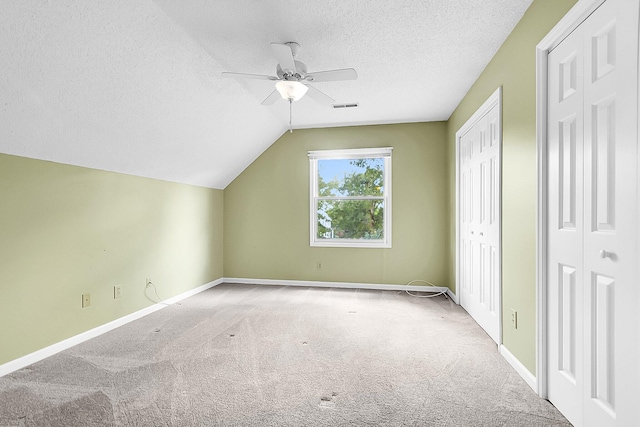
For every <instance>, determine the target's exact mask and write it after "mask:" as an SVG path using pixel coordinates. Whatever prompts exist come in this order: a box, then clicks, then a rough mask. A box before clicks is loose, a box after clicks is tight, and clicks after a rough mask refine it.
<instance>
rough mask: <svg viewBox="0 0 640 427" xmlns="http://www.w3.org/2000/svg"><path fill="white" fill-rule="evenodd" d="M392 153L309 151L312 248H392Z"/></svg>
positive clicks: (385, 150)
mask: <svg viewBox="0 0 640 427" xmlns="http://www.w3.org/2000/svg"><path fill="white" fill-rule="evenodd" d="M391 150H392V148H363V149H353V150H323V151H309V171H310V191H311V197H310V200H311V227H310V229H311V246H331V247H360V248H390V247H391Z"/></svg>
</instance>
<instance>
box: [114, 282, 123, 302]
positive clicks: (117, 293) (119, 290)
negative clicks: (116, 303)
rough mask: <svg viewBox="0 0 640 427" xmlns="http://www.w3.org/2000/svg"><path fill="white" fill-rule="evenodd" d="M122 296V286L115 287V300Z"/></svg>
mask: <svg viewBox="0 0 640 427" xmlns="http://www.w3.org/2000/svg"><path fill="white" fill-rule="evenodd" d="M121 296H122V286H120V285H115V286H114V287H113V299H118V298H120V297H121Z"/></svg>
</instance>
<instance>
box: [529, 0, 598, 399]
mask: <svg viewBox="0 0 640 427" xmlns="http://www.w3.org/2000/svg"><path fill="white" fill-rule="evenodd" d="M605 1H606V0H580V1H578V2H577V3H576V4H575V6H574V7H573V8H571V9H570V10H569V12H567V14H566V15H565V16H564V17H563V18H562V19H561V20H560V21H559V22H558V23H557V24H556V26H555V27H553V29H551V31H550V32H549V33H548V34H547V35H546V36H545V37H544V38H543V39H542V40H541V41H540V43H538V45H537V46H536V162H537V169H538V195H537V212H536V344H537V349H536V381H537V391H538V395H539V396H540V397H542V398H544V399H546V398H547V396H548V384H547V375H548V364H547V358H548V353H547V339H548V338H547V337H548V335H547V314H548V313H547V286H548V284H547V249H548V248H547V244H548V242H547V237H546V236H547V228H548V221H547V203H546V202H547V195H548V183H547V111H548V108H547V90H548V75H549V74H548V73H549V70H548V63H547V56H548V55H549V52H551V51H552V50H553V49H554V48H555V47H556V46H557V45H558V44H560V42H562V40H564V39H565V38H566V37H567V36H568V35H569V34H570V33H571V32H572V31H573V30H575V29H576V28H577V27H578V26H579V25H580V24H582V22H583V21H584V20H586V19H587V18H588V17H589V15H591V14H592V13H593V12H594V11H595V10H596V9H597V8H598V7H600V5H602V4H603V3H604V2H605Z"/></svg>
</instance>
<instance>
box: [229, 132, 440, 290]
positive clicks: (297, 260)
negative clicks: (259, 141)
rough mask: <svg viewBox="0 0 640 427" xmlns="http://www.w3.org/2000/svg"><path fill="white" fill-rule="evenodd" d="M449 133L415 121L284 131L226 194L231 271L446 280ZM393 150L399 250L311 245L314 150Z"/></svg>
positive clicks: (368, 279) (389, 280) (304, 276)
mask: <svg viewBox="0 0 640 427" xmlns="http://www.w3.org/2000/svg"><path fill="white" fill-rule="evenodd" d="M445 131H446V125H445V123H411V124H395V125H379V126H358V127H342V128H325V129H306V130H295V131H294V132H293V133H292V134H291V133H286V134H284V135H283V136H282V137H281V138H280V139H279V140H277V141H276V142H275V143H274V144H273V145H272V146H271V147H270V148H269V149H268V150H267V151H265V152H264V153H263V154H262V155H261V156H260V157H259V158H258V159H257V160H256V161H255V162H254V163H253V164H252V165H250V166H249V167H248V168H247V169H246V170H245V171H244V172H243V173H242V174H241V175H240V176H239V177H238V178H236V179H235V181H233V182H232V183H231V184H230V185H229V186H228V187H227V188H226V189H225V191H224V204H225V223H224V233H225V246H224V250H225V251H224V253H225V257H224V271H225V276H226V277H239V278H260V279H290V280H313V281H341V282H356V283H389V284H404V283H407V282H409V281H411V280H414V279H422V280H428V281H431V282H433V283H434V284H436V285H440V286H448V285H449V269H448V265H449V263H450V260H449V257H448V256H449V250H448V249H449V243H450V241H449V235H448V230H449V217H450V215H449V208H448V194H447V191H448V176H447V173H448V167H447V159H446V155H447V151H446V150H447V147H446V141H445ZM387 146H391V147H393V157H392V161H393V163H392V168H393V185H392V189H393V193H392V197H393V202H392V204H393V216H392V217H393V248H391V249H365V248H318V247H310V246H309V160H308V157H307V152H308V151H309V150H322V149H338V148H368V147H387ZM317 261H321V262H322V269H321V270H318V269H317V268H316V262H317Z"/></svg>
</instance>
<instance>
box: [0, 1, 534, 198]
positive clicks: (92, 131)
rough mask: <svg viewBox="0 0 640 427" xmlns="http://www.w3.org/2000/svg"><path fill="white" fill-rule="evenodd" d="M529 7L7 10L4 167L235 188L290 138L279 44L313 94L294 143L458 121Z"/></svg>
mask: <svg viewBox="0 0 640 427" xmlns="http://www.w3.org/2000/svg"><path fill="white" fill-rule="evenodd" d="M531 1H532V0H482V1H481V0H449V1H444V0H420V1H417V0H397V1H388V0H369V1H362V0H349V1H345V0H341V1H337V0H324V1H317V0H316V1H306V0H299V1H286V0H282V1H258V0H216V1H210V0H190V1H178V0H156V1H151V0H140V1H130V0H110V1H106V2H97V1H85V0H75V1H71V0H64V1H63V0H60V1H43V0H41V1H36V0H23V1H21V0H6V1H3V2H2V4H1V6H0V47H1V48H0V64H2V66H1V68H0V69H1V70H2V72H0V152H3V153H8V154H16V155H20V156H26V157H32V158H38V159H44V160H52V161H56V162H61V163H68V164H73V165H80V166H87V167H92V168H97V169H104V170H111V171H116V172H121V173H128V174H133V175H139V176H146V177H151V178H157V179H164V180H168V181H174V182H182V183H188V184H195V185H201V186H206V187H212V188H224V187H226V186H227V185H228V184H229V183H230V182H231V181H232V180H233V179H234V178H235V177H236V176H237V175H238V174H239V173H240V172H241V171H242V170H244V168H246V167H247V166H248V165H249V164H250V163H251V162H252V161H253V160H254V159H255V158H256V157H257V156H259V155H260V154H261V153H262V152H263V151H264V150H265V149H266V148H267V147H268V146H269V145H271V144H272V143H273V142H274V141H275V140H276V139H277V138H278V137H279V136H280V135H282V133H283V132H285V131H286V129H287V126H288V119H289V111H288V104H287V103H286V102H285V101H282V100H281V101H278V102H277V103H276V104H275V105H273V106H262V105H260V102H261V101H262V100H263V99H264V98H265V97H266V96H267V95H268V94H269V93H270V92H271V91H272V90H273V83H272V82H269V81H252V80H244V81H239V80H234V79H223V78H222V77H220V73H221V72H222V71H235V72H246V73H257V74H271V75H274V74H275V65H276V61H275V59H274V58H273V57H272V55H271V50H270V48H269V43H271V42H278V43H283V42H287V41H296V42H298V43H300V45H301V46H302V50H301V52H300V54H299V55H298V58H297V59H298V60H301V61H302V62H304V63H306V64H307V66H308V68H309V71H322V70H329V69H335V68H345V67H353V68H355V69H356V70H357V72H358V75H359V78H358V80H356V81H348V82H325V83H316V84H315V86H316V87H317V88H318V89H320V90H322V91H323V92H325V93H326V94H328V95H329V96H331V97H333V98H334V99H335V100H336V102H359V103H360V106H359V107H358V108H356V109H341V110H334V109H331V108H327V107H323V106H320V105H319V104H316V103H315V102H313V101H312V100H311V99H310V98H308V97H305V98H303V99H301V100H300V101H297V102H296V103H294V105H293V123H294V128H295V127H297V128H303V127H324V126H342V125H351V124H371V123H398V122H415V121H433V120H446V119H447V118H448V117H449V116H450V114H451V113H452V112H453V110H454V108H455V107H456V106H457V104H458V103H459V102H460V100H461V99H462V97H463V96H464V95H465V93H466V92H467V90H468V89H469V87H470V86H471V85H472V83H473V82H474V81H475V79H476V78H477V77H478V75H479V74H480V72H481V71H482V70H483V69H484V67H485V66H486V64H487V63H488V61H489V60H490V59H491V57H492V56H493V54H494V53H495V51H496V50H497V49H498V47H499V46H500V45H501V43H502V42H503V41H504V39H505V38H506V37H507V35H508V34H509V32H510V31H511V30H512V28H513V27H514V26H515V24H516V23H517V21H518V20H519V19H520V17H521V16H522V14H523V13H524V12H525V10H526V8H527V7H528V6H529V5H530V3H531Z"/></svg>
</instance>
